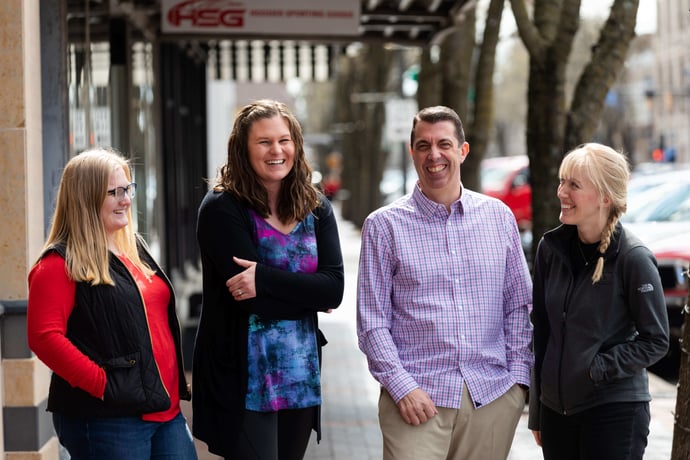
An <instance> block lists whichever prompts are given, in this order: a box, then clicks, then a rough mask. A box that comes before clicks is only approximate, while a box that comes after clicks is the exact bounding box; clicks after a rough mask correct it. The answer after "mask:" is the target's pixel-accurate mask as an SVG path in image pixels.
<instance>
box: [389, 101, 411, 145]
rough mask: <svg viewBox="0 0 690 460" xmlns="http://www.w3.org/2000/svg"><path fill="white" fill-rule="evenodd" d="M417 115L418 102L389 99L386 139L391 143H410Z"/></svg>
mask: <svg viewBox="0 0 690 460" xmlns="http://www.w3.org/2000/svg"><path fill="white" fill-rule="evenodd" d="M416 114H417V101H416V100H414V99H400V98H398V99H388V100H387V101H386V138H387V139H388V140H389V141H390V142H407V141H409V140H410V131H411V130H412V119H413V118H414V116H415V115H416Z"/></svg>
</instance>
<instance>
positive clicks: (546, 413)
mask: <svg viewBox="0 0 690 460" xmlns="http://www.w3.org/2000/svg"><path fill="white" fill-rule="evenodd" d="M649 421H650V413H649V403H647V402H627V403H626V402H622V403H610V404H603V405H601V406H596V407H593V408H591V409H587V410H584V411H582V412H578V413H576V414H574V415H562V414H559V413H557V412H554V411H552V410H551V409H549V408H548V407H546V406H543V405H542V411H541V441H542V449H543V452H544V458H545V459H546V460H550V459H554V460H583V459H584V460H642V457H643V455H644V451H645V448H646V447H647V435H648V434H649Z"/></svg>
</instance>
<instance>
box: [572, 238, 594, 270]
mask: <svg viewBox="0 0 690 460" xmlns="http://www.w3.org/2000/svg"><path fill="white" fill-rule="evenodd" d="M577 249H578V250H579V251H580V255H581V256H582V260H583V261H584V262H585V267H587V266H588V265H589V263H590V262H591V261H592V259H594V257H595V256H596V254H597V253H596V252H594V253H593V254H591V255H590V256H589V257H587V256H586V255H585V251H583V250H582V243H581V242H580V239H579V238H578V239H577Z"/></svg>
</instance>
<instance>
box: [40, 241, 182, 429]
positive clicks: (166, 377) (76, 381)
mask: <svg viewBox="0 0 690 460" xmlns="http://www.w3.org/2000/svg"><path fill="white" fill-rule="evenodd" d="M120 260H121V261H122V262H123V263H124V264H125V265H126V266H127V268H128V269H129V271H130V273H131V274H132V276H133V277H134V279H135V281H136V283H137V285H138V287H139V290H140V291H141V295H142V297H143V301H144V305H145V306H146V316H147V319H148V323H149V331H150V334H151V342H152V347H153V356H154V359H155V360H156V363H157V365H158V368H159V370H160V375H161V378H162V380H163V384H164V385H165V388H166V389H167V391H168V394H169V395H170V402H171V404H170V408H169V409H167V410H165V411H162V412H155V413H151V414H143V415H142V419H144V420H147V421H152V422H165V421H169V420H171V419H172V418H174V417H175V416H176V415H177V414H178V413H179V411H180V395H179V390H178V373H177V359H176V356H175V345H174V342H173V338H172V333H171V331H170V327H169V325H168V303H169V301H170V295H171V293H170V290H169V289H168V285H167V284H166V283H165V281H163V280H162V279H161V278H160V277H158V276H155V275H154V276H152V277H151V279H150V280H149V279H147V278H146V276H144V274H143V273H142V272H141V271H140V270H139V269H138V268H136V266H134V265H133V264H132V263H131V262H130V261H129V259H127V258H125V257H124V256H122V257H120ZM75 293H76V283H75V282H74V281H73V280H71V279H70V278H69V276H68V275H67V268H66V264H65V259H63V258H62V257H61V256H60V255H59V254H57V253H51V254H48V255H47V256H46V257H44V258H43V259H41V260H40V261H39V262H38V264H36V265H35V266H34V267H33V268H32V270H31V272H30V273H29V301H28V308H27V335H28V341H29V347H30V348H31V350H33V352H34V353H36V356H38V358H39V359H40V360H41V361H43V362H44V363H45V364H46V365H47V366H48V367H49V368H50V369H52V370H53V372H55V373H56V374H58V375H59V376H60V377H62V378H63V379H65V380H66V381H67V382H68V383H69V384H70V385H72V386H74V387H78V388H81V389H82V390H84V391H86V392H87V393H89V394H90V395H91V396H93V397H94V398H102V397H103V394H104V392H105V385H106V379H107V377H106V373H105V371H104V370H103V369H102V368H101V367H100V366H98V365H97V364H96V363H95V362H94V361H92V360H91V359H90V358H89V357H88V356H86V355H85V354H84V353H82V352H81V351H80V350H79V349H78V348H77V347H76V346H74V344H73V343H72V342H71V341H70V340H69V339H68V338H67V337H66V335H65V334H66V332H67V320H68V318H69V315H70V314H71V313H72V308H74V302H75Z"/></svg>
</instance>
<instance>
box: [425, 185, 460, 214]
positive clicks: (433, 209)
mask: <svg viewBox="0 0 690 460" xmlns="http://www.w3.org/2000/svg"><path fill="white" fill-rule="evenodd" d="M460 188H461V191H462V193H461V194H460V198H459V199H457V200H455V201H454V202H453V203H452V204H451V205H450V208H451V211H453V212H457V213H460V214H462V213H463V210H464V209H465V207H466V206H467V203H468V201H467V200H469V199H470V198H469V193H467V192H468V190H467V189H465V188H463V187H462V184H460ZM412 200H413V201H414V203H415V205H416V206H417V208H418V209H419V210H420V211H421V212H422V213H423V214H424V215H426V216H428V217H444V218H446V217H448V211H447V210H446V207H445V205H443V204H441V203H437V202H435V201H433V200H431V199H429V198H428V197H427V196H426V195H424V193H423V192H422V189H421V188H420V187H419V184H417V185H415V187H414V190H413V191H412Z"/></svg>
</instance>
